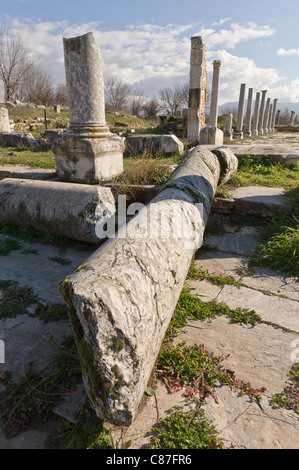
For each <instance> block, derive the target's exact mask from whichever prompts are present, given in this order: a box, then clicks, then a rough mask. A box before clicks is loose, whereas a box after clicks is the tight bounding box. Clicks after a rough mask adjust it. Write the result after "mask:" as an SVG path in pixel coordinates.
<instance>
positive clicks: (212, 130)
mask: <svg viewBox="0 0 299 470" xmlns="http://www.w3.org/2000/svg"><path fill="white" fill-rule="evenodd" d="M199 145H223V132H222V130H221V129H218V128H217V127H211V126H207V127H204V128H203V129H201V131H200V134H199Z"/></svg>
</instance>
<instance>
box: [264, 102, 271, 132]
mask: <svg viewBox="0 0 299 470" xmlns="http://www.w3.org/2000/svg"><path fill="white" fill-rule="evenodd" d="M270 104H271V98H268V99H267V103H266V109H265V113H264V121H263V132H264V134H268V132H271V130H269V129H268V125H269V117H270Z"/></svg>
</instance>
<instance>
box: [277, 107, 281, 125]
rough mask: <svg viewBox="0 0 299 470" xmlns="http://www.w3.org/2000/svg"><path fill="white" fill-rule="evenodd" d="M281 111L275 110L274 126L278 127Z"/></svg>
mask: <svg viewBox="0 0 299 470" xmlns="http://www.w3.org/2000/svg"><path fill="white" fill-rule="evenodd" d="M280 113H281V109H278V110H277V116H276V125H277V126H279V122H280Z"/></svg>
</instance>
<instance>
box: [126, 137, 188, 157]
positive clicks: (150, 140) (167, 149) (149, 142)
mask: <svg viewBox="0 0 299 470" xmlns="http://www.w3.org/2000/svg"><path fill="white" fill-rule="evenodd" d="M126 150H127V151H128V152H130V153H143V152H144V151H148V152H150V153H152V154H155V153H159V152H162V153H163V154H174V153H178V154H179V155H183V153H184V144H183V143H182V142H181V141H180V140H179V139H178V138H177V137H176V136H175V135H136V136H130V137H128V138H127V141H126Z"/></svg>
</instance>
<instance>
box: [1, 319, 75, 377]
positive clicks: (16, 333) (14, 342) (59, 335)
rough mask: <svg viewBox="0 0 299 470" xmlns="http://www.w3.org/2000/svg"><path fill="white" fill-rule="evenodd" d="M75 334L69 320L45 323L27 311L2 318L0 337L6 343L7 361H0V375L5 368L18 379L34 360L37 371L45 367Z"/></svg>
mask: <svg viewBox="0 0 299 470" xmlns="http://www.w3.org/2000/svg"><path fill="white" fill-rule="evenodd" d="M72 334H73V332H72V329H71V325H70V323H69V322H68V321H60V322H49V323H45V322H44V321H43V320H39V319H38V318H34V317H30V316H29V315H27V314H24V315H18V316H17V317H16V318H9V319H7V320H1V321H0V339H2V340H3V341H4V345H5V363H4V364H0V374H1V373H2V372H4V371H5V370H8V371H9V372H10V373H11V378H12V380H13V381H15V382H17V381H18V380H19V379H20V378H21V377H23V376H24V372H25V371H26V369H27V368H28V366H29V364H30V363H31V362H33V363H34V369H35V370H36V371H37V372H42V371H44V370H46V369H47V368H48V367H49V365H50V364H51V363H52V361H53V359H54V355H55V353H57V349H55V346H54V343H55V342H57V343H58V344H61V343H62V342H63V340H64V339H65V338H66V337H68V336H71V335H72Z"/></svg>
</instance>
